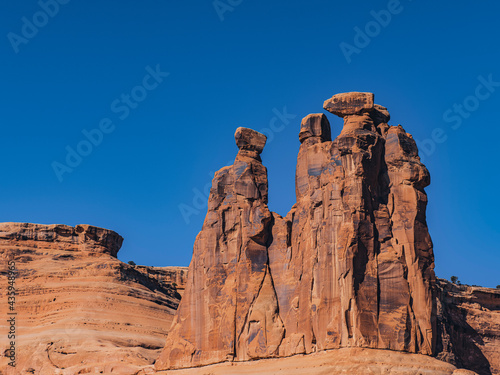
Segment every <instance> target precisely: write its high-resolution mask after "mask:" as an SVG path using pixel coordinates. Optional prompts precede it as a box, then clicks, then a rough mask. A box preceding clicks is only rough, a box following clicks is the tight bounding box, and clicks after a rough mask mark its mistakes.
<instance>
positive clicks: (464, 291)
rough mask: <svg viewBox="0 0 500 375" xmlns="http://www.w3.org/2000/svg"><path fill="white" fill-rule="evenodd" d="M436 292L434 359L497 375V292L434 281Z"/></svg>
mask: <svg viewBox="0 0 500 375" xmlns="http://www.w3.org/2000/svg"><path fill="white" fill-rule="evenodd" d="M436 290H437V314H436V315H437V323H438V339H437V340H438V341H437V356H436V357H437V358H438V359H440V360H442V361H446V362H449V363H452V364H453V365H455V366H457V367H459V368H466V369H469V370H473V371H475V372H476V373H478V374H500V289H491V288H482V287H477V286H469V285H455V284H452V283H450V282H449V281H446V280H443V279H438V280H437V283H436ZM454 374H455V373H454ZM456 374H463V375H465V374H469V373H468V372H465V371H464V370H460V372H456Z"/></svg>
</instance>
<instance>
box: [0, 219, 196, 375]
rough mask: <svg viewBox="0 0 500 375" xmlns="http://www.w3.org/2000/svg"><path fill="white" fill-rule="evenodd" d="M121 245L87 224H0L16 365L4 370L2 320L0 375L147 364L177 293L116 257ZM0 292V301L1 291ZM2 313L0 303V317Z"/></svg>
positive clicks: (123, 369) (125, 370) (125, 369)
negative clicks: (11, 291)
mask: <svg viewBox="0 0 500 375" xmlns="http://www.w3.org/2000/svg"><path fill="white" fill-rule="evenodd" d="M122 241H123V239H122V237H121V236H119V235H118V234H117V233H115V232H113V231H110V230H106V229H102V228H96V227H92V226H89V225H77V226H76V227H70V226H66V225H39V224H26V223H1V224H0V258H1V263H0V264H1V266H0V276H1V277H0V280H1V282H2V285H4V286H6V285H7V280H6V278H7V265H8V261H10V260H13V261H14V262H15V267H16V275H17V277H16V280H15V288H16V289H17V296H16V303H15V310H14V311H15V312H16V313H17V315H16V317H15V318H16V339H15V343H16V344H15V347H16V354H17V361H16V362H17V363H16V367H15V368H11V367H10V366H8V362H9V359H8V358H7V357H6V355H9V352H8V350H6V348H9V345H7V344H8V341H9V340H7V332H8V327H7V325H8V322H7V320H6V319H2V322H1V323H0V330H1V331H2V332H3V333H2V335H1V338H0V340H1V345H2V354H3V356H2V357H1V359H0V373H3V374H16V375H17V374H24V373H26V374H37V375H44V374H50V375H54V374H60V375H66V374H68V375H69V374H71V375H72V374H81V373H92V374H98V373H106V374H108V373H111V374H132V373H135V372H137V371H138V370H139V369H141V368H142V367H144V366H145V365H149V364H152V363H153V362H154V360H155V359H156V357H157V356H158V354H159V350H160V348H162V347H163V343H164V338H165V336H166V334H167V332H168V329H169V327H170V325H171V322H172V319H173V314H174V313H175V310H176V308H177V306H178V303H179V300H180V296H179V295H178V294H177V292H176V290H175V289H173V288H169V287H166V286H165V285H164V284H162V283H160V282H158V281H157V280H156V278H155V277H150V276H148V275H147V274H144V273H141V272H138V271H137V270H136V269H135V268H134V267H132V266H129V265H127V264H124V263H122V262H121V261H119V260H118V259H116V255H117V253H118V250H119V249H120V246H121V244H122ZM181 272H183V273H185V272H186V270H185V269H181V268H179V270H178V271H175V272H174V271H173V270H172V272H171V274H172V275H175V274H177V273H181ZM0 293H1V296H0V298H1V299H2V301H6V296H5V293H6V288H5V287H2V288H1V289H0ZM7 308H8V305H7V303H2V304H1V305H0V315H1V316H2V317H6V316H7V312H9V311H8V310H7ZM4 333H5V334H4Z"/></svg>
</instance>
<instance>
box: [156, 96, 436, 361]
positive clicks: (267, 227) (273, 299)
mask: <svg viewBox="0 0 500 375" xmlns="http://www.w3.org/2000/svg"><path fill="white" fill-rule="evenodd" d="M325 109H327V110H329V111H330V112H332V113H335V114H337V115H339V116H341V117H343V118H344V127H343V129H342V132H341V134H340V135H339V136H338V137H337V138H336V139H335V140H334V141H332V140H331V132H330V124H329V122H328V119H327V118H326V116H325V115H323V114H312V115H309V116H307V117H306V118H305V119H304V120H303V122H302V126H301V131H300V134H299V140H300V142H301V147H300V150H299V156H298V160H297V171H296V195H297V203H296V204H295V205H294V206H293V207H292V209H291V211H290V212H289V213H288V215H287V216H286V217H285V218H283V217H281V216H279V215H277V214H274V213H271V212H269V210H268V208H267V175H266V169H265V167H264V166H263V165H262V162H261V159H260V157H259V154H260V153H261V151H262V149H263V147H264V145H265V137H264V136H263V135H262V134H259V133H257V132H254V131H252V130H250V129H244V128H243V129H242V128H239V129H238V130H237V131H236V135H235V136H236V142H237V145H238V147H239V148H240V151H239V153H238V155H237V157H236V160H235V163H234V164H233V166H230V167H225V168H223V169H221V170H220V171H219V172H217V173H216V175H215V177H214V180H213V185H212V190H211V193H210V198H209V206H208V213H207V216H206V219H205V222H204V225H203V228H202V231H201V232H200V234H199V235H198V237H197V239H196V242H195V245H194V251H193V259H192V262H191V265H190V268H189V276H188V282H187V286H186V290H185V294H184V297H183V299H182V301H181V304H180V307H179V310H178V313H177V315H176V318H175V321H174V324H173V325H172V330H171V332H170V333H169V335H168V337H167V342H166V345H165V349H164V350H163V352H162V354H161V356H160V358H159V359H158V360H157V362H156V365H155V366H156V368H157V369H168V368H183V367H192V366H199V365H206V364H210V363H217V362H222V361H228V360H229V361H233V360H236V361H242V360H248V359H257V358H266V357H278V356H279V357H281V356H290V355H294V354H302V353H304V354H307V353H312V352H316V351H320V350H326V349H333V348H342V347H367V348H380V349H393V350H400V351H408V352H412V353H422V354H432V353H433V351H434V347H435V338H436V336H435V333H436V327H435V324H434V323H433V322H434V320H433V319H432V314H433V311H434V310H435V304H434V299H433V295H432V288H431V286H432V284H433V282H434V271H433V268H434V263H433V261H434V257H433V253H432V242H431V240H430V237H429V234H428V231H427V226H426V222H425V208H426V203H427V197H426V194H425V192H424V190H423V189H424V188H425V187H426V186H427V185H428V184H429V182H430V178H429V173H428V171H427V169H426V168H425V166H424V165H423V164H422V163H420V160H419V157H418V151H417V147H416V144H415V142H414V140H413V139H412V137H411V135H409V134H407V133H406V132H405V131H404V129H403V128H402V127H401V126H397V127H394V126H389V125H388V124H387V122H388V121H389V113H388V111H387V109H386V108H384V107H382V106H379V105H376V104H374V103H373V94H370V93H348V94H339V95H336V96H334V97H333V98H332V99H330V100H327V101H326V102H325Z"/></svg>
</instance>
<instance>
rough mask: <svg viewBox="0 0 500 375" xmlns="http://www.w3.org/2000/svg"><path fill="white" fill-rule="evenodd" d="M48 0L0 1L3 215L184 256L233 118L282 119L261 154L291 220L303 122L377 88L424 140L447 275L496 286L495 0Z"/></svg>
mask: <svg viewBox="0 0 500 375" xmlns="http://www.w3.org/2000/svg"><path fill="white" fill-rule="evenodd" d="M45 2H47V3H49V4H48V5H47V6H45V5H43V4H44V3H45ZM45 2H44V0H42V5H43V7H42V5H41V4H39V3H38V2H37V1H35V0H23V1H7V0H2V1H1V3H0V4H1V12H0V28H1V33H0V35H1V43H0V56H1V58H0V82H1V90H0V122H1V127H2V132H1V136H0V159H1V160H2V168H1V171H2V173H1V183H0V194H1V196H2V199H1V200H0V221H20V222H36V223H63V224H69V225H76V224H82V223H87V224H92V225H96V226H101V227H105V228H109V229H113V230H115V231H117V232H118V233H120V234H121V235H122V236H124V237H125V242H124V244H123V248H122V250H121V251H120V254H119V258H120V259H122V260H123V261H128V260H134V261H135V262H136V263H138V264H146V265H155V266H167V265H188V264H189V261H190V259H191V254H192V245H193V242H194V239H195V236H196V234H197V233H198V232H199V230H200V229H201V225H202V222H203V220H204V216H205V212H206V206H204V205H203V204H205V203H206V197H203V196H202V192H203V190H204V188H205V186H206V185H207V183H209V182H210V180H211V178H212V176H213V172H214V171H216V170H218V169H220V168H221V167H222V166H224V165H227V164H228V163H229V162H231V161H232V160H233V159H234V156H235V155H236V152H237V148H236V145H235V143H234V138H233V134H234V130H235V129H236V128H237V127H238V126H246V127H251V128H254V129H256V130H261V129H264V128H269V127H270V126H271V125H272V126H273V128H274V129H275V131H273V133H272V134H271V136H270V140H269V142H268V144H267V146H266V149H265V150H264V153H263V155H262V157H263V161H264V164H265V165H266V166H267V167H268V172H269V184H270V189H269V190H270V208H271V209H272V210H274V211H276V212H278V213H280V214H282V215H285V214H286V213H287V212H288V210H289V209H290V207H291V206H292V204H293V203H294V202H295V192H294V173H295V163H296V157H297V152H298V148H299V141H298V132H299V124H300V120H301V118H302V117H304V116H306V115H307V114H309V113H317V112H322V111H323V109H322V103H323V101H324V100H325V99H327V98H329V97H331V96H332V95H333V94H335V93H339V92H346V91H370V92H374V93H375V98H376V102H377V103H379V104H382V105H384V106H387V107H388V108H389V110H390V112H391V115H392V120H391V123H392V125H397V124H398V123H400V124H402V125H403V126H404V127H405V129H406V130H407V131H408V132H410V133H412V134H413V135H414V137H415V138H416V139H417V140H418V141H419V144H420V146H421V147H422V146H424V145H425V147H427V148H426V150H427V151H426V152H425V155H424V162H425V164H426V165H427V166H428V168H429V170H430V172H431V176H432V184H431V186H430V187H429V188H428V189H427V192H428V195H429V206H428V211H427V213H428V224H429V227H430V232H431V235H432V238H433V241H434V245H435V247H434V251H435V256H436V272H437V274H438V276H440V277H444V278H449V277H450V276H451V275H456V276H458V277H459V279H460V280H461V281H462V282H463V283H468V284H478V285H484V286H490V287H494V286H496V285H497V284H500V276H498V274H499V272H498V269H499V265H500V251H499V250H500V249H499V247H500V245H499V243H500V242H499V237H500V229H499V226H500V225H499V224H500V219H499V217H500V203H499V199H498V190H499V189H498V185H499V162H498V149H499V147H498V145H499V137H498V136H497V133H498V130H497V128H498V126H499V125H500V124H499V122H498V108H499V101H500V87H498V84H496V86H495V82H500V50H499V48H498V36H499V32H498V26H497V25H498V14H499V13H500V4H498V3H495V2H487V3H481V4H479V3H477V2H472V1H450V0H448V1H439V2H435V1H434V2H431V1H423V0H419V1H417V0H413V1H409V0H401V2H400V3H399V4H398V2H397V1H394V0H391V1H385V0H384V1H315V0H311V1H307V2H306V1H300V2H299V1H290V0H288V1H271V2H270V1H262V0H261V1H255V0H254V1H249V0H243V1H240V0H220V1H219V2H218V3H216V6H217V9H216V8H215V6H214V3H213V1H210V0H207V1H189V2H187V1H160V0H155V1H153V0H144V1H140V2H139V1H128V0H127V1H126V0H110V1H105V2H103V1H96V0H86V1H81V0H80V1H78V0H71V1H68V0H64V1H63V0H61V2H62V3H64V4H60V5H59V9H56V8H55V7H54V5H53V4H52V5H50V3H51V1H49V0H45ZM231 4H232V5H231ZM43 8H45V9H46V10H45V11H43V10H42V9H43ZM41 12H42V13H41ZM43 12H45V13H43ZM47 12H48V13H50V15H47ZM388 12H389V13H388ZM388 14H389V15H390V19H389V17H388ZM36 25H38V26H36ZM360 30H361V32H363V33H368V34H369V35H368V36H365V37H364V38H363V36H360ZM14 34H15V35H14ZM348 60H350V62H349V61H348ZM155 71H156V72H155ZM167 72H168V73H169V74H168V76H167ZM488 80H489V81H493V82H494V83H491V82H490V83H489V84H487V85H486V86H488V87H486V86H485V84H484V83H481V81H488ZM479 85H483V86H482V87H479V88H478V86H479ZM122 95H123V96H122ZM127 95H128V96H127ZM458 105H461V106H462V107H458ZM285 107H286V113H287V114H288V115H287V116H284V114H283V112H284V109H285ZM277 113H278V114H279V116H277ZM292 115H295V116H296V117H295V118H293V119H292V117H293V116H292ZM280 116H281V119H280ZM443 116H444V117H443ZM107 119H109V120H107ZM273 119H274V120H273ZM329 119H330V122H331V124H332V133H333V135H334V136H336V135H337V134H338V133H339V132H340V129H341V125H342V121H341V119H339V118H336V117H335V116H333V115H329ZM99 126H101V127H102V128H103V129H104V130H105V131H106V133H102V132H101V130H99V132H101V133H102V137H100V136H99V135H98V134H97V133H96V132H95V131H94V132H92V130H93V129H99ZM440 129H441V130H440ZM83 131H87V132H89V133H87V135H89V134H90V135H89V136H91V137H92V135H93V137H94V138H93V140H94V143H95V144H96V145H93V146H92V150H89V147H88V146H89V145H90V143H88V142H87V143H85V142H83V143H82V141H85V140H87V137H86V136H85V135H84V133H83ZM433 135H434V139H433ZM444 138H446V140H445V141H444V142H443V139H444ZM79 145H80V148H79V152H81V153H83V154H88V155H86V156H84V157H82V158H81V160H78V159H75V157H74V155H73V159H71V158H70V162H71V164H72V165H73V166H74V167H73V168H71V172H69V171H68V169H69V168H70V167H69V166H68V164H66V161H65V159H66V157H67V154H68V149H67V147H68V146H69V148H70V149H71V150H77V148H78V146H79ZM75 152H76V151H75ZM54 162H57V163H60V164H55V165H56V166H58V168H59V173H60V177H61V179H62V182H61V181H60V179H59V178H58V176H57V175H56V173H55V171H54V167H53V166H54ZM63 164H65V165H66V168H67V169H64V170H61V169H60V168H61V165H63ZM61 171H62V172H61ZM194 191H196V192H200V193H195V192H194ZM180 205H184V206H181V207H184V208H185V209H187V208H186V207H191V209H193V210H196V211H197V213H193V212H194V211H192V212H191V213H192V215H191V216H189V218H188V221H189V222H188V223H187V222H186V220H185V218H184V217H183V215H182V214H181V212H180V209H179V207H180Z"/></svg>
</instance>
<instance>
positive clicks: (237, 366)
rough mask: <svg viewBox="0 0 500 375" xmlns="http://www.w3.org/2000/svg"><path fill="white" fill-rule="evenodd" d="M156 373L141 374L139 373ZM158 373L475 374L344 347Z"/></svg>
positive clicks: (407, 355) (424, 358)
mask: <svg viewBox="0 0 500 375" xmlns="http://www.w3.org/2000/svg"><path fill="white" fill-rule="evenodd" d="M147 374H153V372H146V371H144V372H143V373H139V375H147ZM154 374H156V375H171V374H175V375H249V374H259V375H304V374H307V375H332V374H335V375H337V374H342V375H358V374H359V375H365V374H374V375H375V374H376V375H382V374H390V375H474V373H472V372H463V370H457V369H456V367H455V366H453V365H451V364H449V363H446V362H443V361H439V360H437V359H435V358H430V357H428V356H425V355H422V354H410V353H404V352H396V351H388V350H380V349H363V348H342V349H338V350H328V351H322V352H318V353H313V354H308V355H296V356H292V357H288V358H272V359H261V360H258V361H249V362H232V363H220V364H215V365H211V366H206V367H203V368H201V369H200V368H190V369H183V370H176V371H175V372H172V371H159V372H156V373H154Z"/></svg>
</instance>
